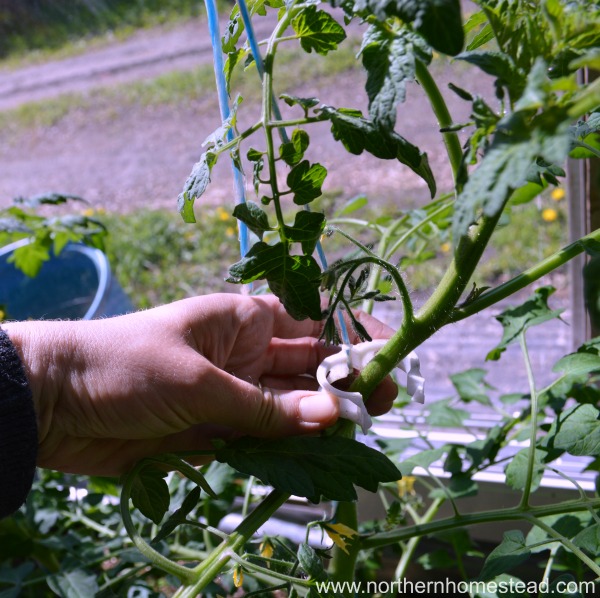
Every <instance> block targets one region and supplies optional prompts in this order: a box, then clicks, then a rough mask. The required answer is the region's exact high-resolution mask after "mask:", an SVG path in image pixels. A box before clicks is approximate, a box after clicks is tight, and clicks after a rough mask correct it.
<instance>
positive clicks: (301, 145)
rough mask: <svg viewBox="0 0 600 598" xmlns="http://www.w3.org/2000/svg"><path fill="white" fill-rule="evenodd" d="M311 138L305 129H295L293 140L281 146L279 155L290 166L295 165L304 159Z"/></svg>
mask: <svg viewBox="0 0 600 598" xmlns="http://www.w3.org/2000/svg"><path fill="white" fill-rule="evenodd" d="M309 143H310V138H309V136H308V133H307V132H306V131H304V130H303V129H294V131H293V132H292V139H291V141H287V142H286V143H282V144H281V145H280V146H279V155H280V156H281V158H282V160H283V161H284V162H285V163H286V164H287V165H288V166H294V165H296V164H298V162H300V160H302V158H303V157H304V152H305V151H306V150H307V149H308V145H309Z"/></svg>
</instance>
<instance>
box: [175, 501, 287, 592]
mask: <svg viewBox="0 0 600 598" xmlns="http://www.w3.org/2000/svg"><path fill="white" fill-rule="evenodd" d="M288 498H289V495H288V494H285V493H284V492H279V491H278V490H274V491H273V492H271V494H269V495H268V496H267V498H265V499H264V500H263V501H262V502H261V503H260V504H259V505H258V506H257V507H256V509H254V511H252V512H251V513H250V514H249V515H248V516H247V517H246V518H245V519H244V520H243V521H242V522H241V523H240V525H239V526H238V527H237V528H236V529H235V530H234V531H233V532H232V533H231V534H229V537H228V538H227V540H225V541H223V542H222V543H221V544H220V545H219V546H217V548H215V550H213V551H212V552H211V553H210V554H209V555H208V557H207V558H206V559H205V560H204V561H202V562H201V563H199V564H198V565H197V566H196V567H194V569H188V571H189V572H190V573H191V574H192V580H191V582H188V583H187V585H185V586H182V587H181V588H179V590H178V591H177V592H176V593H175V594H174V597H173V598H196V596H198V595H199V593H200V592H201V591H202V590H203V589H204V588H205V587H206V586H207V585H208V584H209V583H210V582H211V581H212V580H213V579H214V578H215V577H216V576H217V575H218V574H219V573H220V571H221V570H222V569H223V567H225V565H227V563H228V562H229V561H230V560H231V559H232V557H233V555H235V554H236V553H238V552H239V551H240V550H241V549H242V548H243V547H244V545H245V544H246V542H248V540H250V538H251V537H252V536H253V535H254V533H255V532H256V531H257V530H258V528H259V527H260V526H261V525H263V524H264V523H265V522H266V521H268V520H269V519H270V518H271V516H272V515H273V514H274V513H275V511H277V509H278V508H279V507H280V506H281V505H282V504H283V503H285V501H286V500H287V499H288Z"/></svg>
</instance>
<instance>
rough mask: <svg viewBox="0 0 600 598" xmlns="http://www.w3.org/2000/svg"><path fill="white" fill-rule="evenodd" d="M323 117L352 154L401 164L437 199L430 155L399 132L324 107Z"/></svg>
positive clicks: (358, 115)
mask: <svg viewBox="0 0 600 598" xmlns="http://www.w3.org/2000/svg"><path fill="white" fill-rule="evenodd" d="M321 113H322V114H323V116H325V117H326V118H327V119H328V120H330V121H331V133H332V134H333V137H334V139H335V140H336V141H341V143H342V144H343V145H344V147H345V148H346V149H347V150H348V151H349V152H350V153H351V154H355V155H359V154H362V153H363V151H367V152H369V153H370V154H373V155H374V156H375V157H376V158H381V159H382V160H398V161H399V162H401V163H402V164H405V165H406V166H408V167H409V168H410V169H411V170H412V171H413V172H415V173H416V174H418V175H419V176H420V177H421V178H422V179H423V180H424V181H425V182H426V183H427V185H428V187H429V191H430V192H431V196H432V197H433V196H434V195H435V191H436V185H435V179H434V177H433V173H432V172H431V168H430V167H429V160H428V159H427V154H425V153H423V152H421V150H419V148H418V147H416V146H415V145H413V144H412V143H410V142H409V141H407V140H406V139H404V137H401V136H400V135H398V133H396V132H395V131H388V130H385V129H381V128H380V127H377V126H376V125H375V123H373V122H372V121H370V120H368V119H366V118H364V117H363V115H362V113H361V112H360V111H359V110H350V109H345V108H340V109H335V108H332V107H331V106H322V108H321Z"/></svg>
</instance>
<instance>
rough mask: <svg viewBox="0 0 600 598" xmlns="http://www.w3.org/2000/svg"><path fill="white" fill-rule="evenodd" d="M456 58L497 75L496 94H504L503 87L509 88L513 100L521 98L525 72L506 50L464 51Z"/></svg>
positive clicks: (499, 95) (493, 75)
mask: <svg viewBox="0 0 600 598" xmlns="http://www.w3.org/2000/svg"><path fill="white" fill-rule="evenodd" d="M456 58H457V59H458V60H464V61H465V62H468V63H470V64H474V65H476V66H478V67H479V68H480V69H481V70H482V71H483V72H484V73H486V74H488V75H491V76H492V77H496V81H495V86H496V95H497V96H498V97H500V98H501V97H502V95H503V93H502V88H503V87H506V88H507V89H508V92H509V94H510V97H511V99H513V101H514V100H515V99H517V98H519V97H520V96H521V93H522V92H523V90H524V89H525V81H526V77H525V73H524V72H523V71H522V70H521V69H519V68H518V67H517V65H516V64H515V63H514V61H513V59H512V58H511V57H510V56H509V55H508V54H505V53H504V52H484V51H472V52H462V53H461V54H459V55H458V56H457V57H456Z"/></svg>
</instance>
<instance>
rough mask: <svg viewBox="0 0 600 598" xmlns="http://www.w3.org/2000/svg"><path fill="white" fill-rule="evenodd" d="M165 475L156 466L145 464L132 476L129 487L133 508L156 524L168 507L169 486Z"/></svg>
mask: <svg viewBox="0 0 600 598" xmlns="http://www.w3.org/2000/svg"><path fill="white" fill-rule="evenodd" d="M166 475H167V473H166V472H165V471H163V470H161V469H158V468H157V467H152V466H146V467H144V468H142V469H141V471H140V472H139V473H138V475H137V476H136V477H135V478H134V480H133V484H132V487H131V500H132V502H133V505H134V506H135V508H136V509H138V510H139V511H140V512H141V513H142V515H144V516H145V517H147V518H148V519H150V520H151V521H153V522H154V523H156V524H157V525H158V524H159V523H160V522H161V521H162V518H163V517H164V516H165V513H166V512H167V510H168V509H169V502H170V497H169V487H168V485H167V482H166V481H165V479H164V478H165V476H166Z"/></svg>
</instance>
